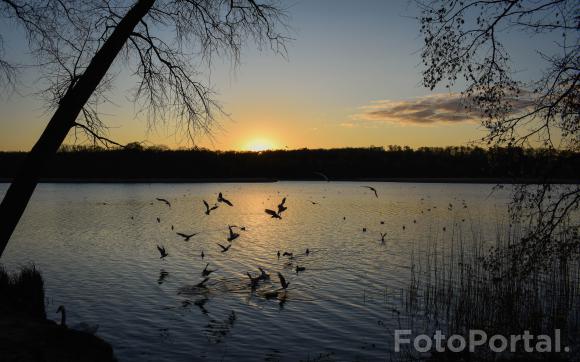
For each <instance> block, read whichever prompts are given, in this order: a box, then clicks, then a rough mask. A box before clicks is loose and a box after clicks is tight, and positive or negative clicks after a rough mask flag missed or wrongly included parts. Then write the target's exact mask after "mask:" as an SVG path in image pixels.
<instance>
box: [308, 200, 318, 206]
mask: <svg viewBox="0 0 580 362" xmlns="http://www.w3.org/2000/svg"><path fill="white" fill-rule="evenodd" d="M308 201H310V203H311V204H312V205H320V204H319V203H318V202H316V201H312V200H308Z"/></svg>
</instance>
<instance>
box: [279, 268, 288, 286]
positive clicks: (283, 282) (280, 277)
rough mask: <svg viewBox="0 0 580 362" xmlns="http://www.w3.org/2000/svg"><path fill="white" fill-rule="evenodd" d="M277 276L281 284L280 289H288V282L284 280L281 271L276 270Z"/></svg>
mask: <svg viewBox="0 0 580 362" xmlns="http://www.w3.org/2000/svg"><path fill="white" fill-rule="evenodd" d="M278 278H279V279H280V285H281V286H282V289H284V290H286V289H288V286H289V285H290V282H287V281H286V279H285V278H284V276H283V275H282V273H280V272H278Z"/></svg>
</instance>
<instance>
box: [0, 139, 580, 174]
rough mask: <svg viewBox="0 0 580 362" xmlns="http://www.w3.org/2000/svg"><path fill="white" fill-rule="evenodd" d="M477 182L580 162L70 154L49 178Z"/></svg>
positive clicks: (560, 158)
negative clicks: (442, 179) (470, 180)
mask: <svg viewBox="0 0 580 362" xmlns="http://www.w3.org/2000/svg"><path fill="white" fill-rule="evenodd" d="M25 157H26V153H22V152H1V153H0V177H2V178H11V177H13V176H14V175H15V174H16V172H17V170H18V168H19V165H20V164H21V163H22V161H23V160H24V158H25ZM317 172H320V173H323V174H325V175H327V176H328V177H329V178H330V179H331V180H352V179H372V178H377V179H378V178H403V179H404V178H418V179H430V178H447V179H449V178H457V179H461V178H471V179H483V178H485V179H505V180H506V181H509V180H511V179H513V180H514V181H518V180H525V179H528V180H530V179H534V180H541V179H543V178H544V177H545V176H546V175H549V177H550V178H551V179H553V180H569V181H573V182H578V180H579V178H580V177H579V176H580V154H578V153H571V152H557V151H553V150H546V149H521V148H491V149H483V148H477V147H445V148H434V147H422V148H418V149H411V148H408V147H398V146H389V147H387V148H383V147H369V148H340V149H300V150H276V151H264V152H237V151H210V150H207V149H192V150H167V149H163V148H160V147H148V148H146V147H143V146H140V145H138V144H132V145H130V146H129V147H126V148H124V149H114V150H105V149H99V148H94V147H90V148H88V147H79V146H74V147H73V146H65V147H63V148H62V149H61V150H60V152H58V153H57V154H56V156H55V157H54V159H52V161H51V162H50V163H49V164H48V165H47V167H46V168H45V169H44V170H43V171H42V175H43V177H44V178H51V179H79V180H82V179H89V180H103V181H106V180H118V179H123V180H135V181H138V180H145V179H221V178H233V179H240V178H249V179H252V178H254V179H255V178H260V179H263V178H264V179H287V180H300V179H301V180H316V179H321V176H319V175H317V174H316V173H317Z"/></svg>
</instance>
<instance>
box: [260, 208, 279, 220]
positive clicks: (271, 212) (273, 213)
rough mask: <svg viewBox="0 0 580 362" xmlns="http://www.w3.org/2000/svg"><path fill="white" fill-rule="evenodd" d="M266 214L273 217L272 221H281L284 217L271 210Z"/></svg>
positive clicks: (266, 210) (266, 211) (267, 210)
mask: <svg viewBox="0 0 580 362" xmlns="http://www.w3.org/2000/svg"><path fill="white" fill-rule="evenodd" d="M264 212H265V213H266V214H268V215H270V216H272V219H281V218H282V216H280V214H278V213H277V212H276V211H274V210H270V209H265V210H264Z"/></svg>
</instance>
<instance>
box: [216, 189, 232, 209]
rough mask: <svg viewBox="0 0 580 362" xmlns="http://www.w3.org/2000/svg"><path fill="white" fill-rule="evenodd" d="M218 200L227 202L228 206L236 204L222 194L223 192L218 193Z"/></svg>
mask: <svg viewBox="0 0 580 362" xmlns="http://www.w3.org/2000/svg"><path fill="white" fill-rule="evenodd" d="M217 200H218V202H223V203H224V204H226V205H228V206H234V204H232V203H231V202H230V200H228V199H226V198H225V197H224V195H222V193H221V192H220V193H219V194H218V199H217Z"/></svg>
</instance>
